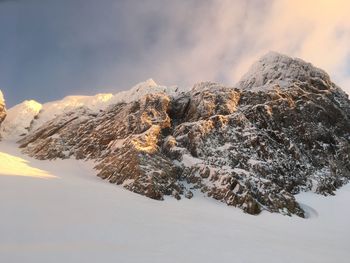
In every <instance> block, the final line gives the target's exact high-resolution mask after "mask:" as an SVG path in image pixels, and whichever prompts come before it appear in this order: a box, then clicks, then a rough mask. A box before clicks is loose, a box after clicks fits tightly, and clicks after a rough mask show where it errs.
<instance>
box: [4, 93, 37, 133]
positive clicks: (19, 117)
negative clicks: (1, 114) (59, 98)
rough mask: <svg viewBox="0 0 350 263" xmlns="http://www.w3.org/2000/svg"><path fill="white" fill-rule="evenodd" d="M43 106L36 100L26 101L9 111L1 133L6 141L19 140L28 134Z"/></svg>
mask: <svg viewBox="0 0 350 263" xmlns="http://www.w3.org/2000/svg"><path fill="white" fill-rule="evenodd" d="M41 108H42V105H41V104H40V103H38V102H36V101H35V100H26V101H24V102H22V103H20V104H17V105H16V106H14V107H12V108H10V109H9V110H8V111H7V116H6V119H5V120H4V122H3V123H2V125H1V129H0V133H1V136H2V137H3V138H4V139H9V140H12V139H17V138H19V137H20V136H21V135H23V134H26V133H27V132H28V130H29V127H30V124H31V122H32V120H33V119H34V118H35V116H37V115H38V113H39V112H40V110H41Z"/></svg>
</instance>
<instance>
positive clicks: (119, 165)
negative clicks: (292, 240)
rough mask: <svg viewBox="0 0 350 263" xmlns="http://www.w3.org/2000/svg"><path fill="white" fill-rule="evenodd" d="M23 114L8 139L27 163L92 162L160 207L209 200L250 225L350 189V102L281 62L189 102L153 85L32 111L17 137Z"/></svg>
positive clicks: (303, 69)
mask: <svg viewBox="0 0 350 263" xmlns="http://www.w3.org/2000/svg"><path fill="white" fill-rule="evenodd" d="M16 107H17V106H16ZM16 107H15V108H13V109H10V110H9V111H8V115H9V116H10V117H9V120H10V121H9V122H7V123H5V122H4V125H3V127H2V128H1V130H2V131H3V132H2V133H3V136H4V137H5V138H6V137H7V138H10V136H9V134H16V136H17V138H19V137H18V136H20V135H23V134H25V136H21V137H20V140H19V143H20V147H21V148H23V151H24V152H25V153H27V154H29V155H30V156H33V157H35V158H38V159H56V158H70V157H74V158H77V159H93V160H95V161H96V163H97V164H96V167H95V168H96V170H97V171H98V176H99V177H101V178H103V179H106V180H108V181H109V182H111V183H115V184H119V185H122V186H123V187H125V188H126V189H128V190H130V191H133V192H136V193H139V194H142V195H145V196H147V197H150V198H153V199H158V200H161V199H163V198H164V196H165V195H172V196H174V197H175V198H177V199H181V198H182V197H186V198H191V197H192V196H193V193H194V192H200V193H203V194H204V195H206V196H209V197H212V198H214V199H217V200H220V201H222V202H225V203H226V204H227V205H230V206H236V207H240V208H242V209H243V210H244V211H245V212H247V213H250V214H258V213H260V212H261V211H262V210H268V211H271V212H279V213H282V214H288V215H290V214H296V215H299V216H301V217H303V216H304V211H303V209H302V208H301V207H300V205H299V204H298V202H297V201H296V199H295V198H294V194H296V193H299V192H301V191H309V190H311V191H314V192H316V193H320V194H324V195H329V194H333V193H334V190H336V189H337V188H339V187H340V186H342V185H344V184H345V183H347V182H348V180H349V178H350V165H349V163H350V121H349V120H350V102H349V100H348V97H347V95H346V94H345V93H344V92H343V91H342V90H341V89H340V88H339V87H337V86H336V85H335V84H334V83H332V82H331V80H330V78H329V76H328V75H327V73H325V72H324V71H322V70H320V69H318V68H315V67H314V66H312V65H311V64H310V63H306V62H304V61H302V60H300V59H293V58H290V57H287V56H284V55H281V54H278V53H275V52H271V53H268V54H267V55H265V56H264V57H262V58H261V59H260V60H259V61H258V62H256V63H255V64H254V65H253V66H252V68H251V69H250V70H249V72H248V73H247V74H246V75H244V76H243V78H242V80H241V81H240V82H239V83H238V84H237V85H236V87H227V86H224V85H220V84H217V83H212V82H203V83H198V84H196V85H195V86H194V87H193V88H192V89H191V90H189V91H186V90H181V91H180V90H179V89H178V88H176V87H170V88H167V87H163V86H158V85H157V84H156V83H155V82H154V81H152V80H148V81H146V82H144V83H141V84H139V85H137V86H135V87H134V88H132V89H131V90H130V91H125V92H121V93H117V94H115V95H112V94H99V95H96V96H92V97H86V96H85V97H81V96H79V97H76V96H74V97H67V98H65V99H63V100H62V101H57V102H51V103H47V104H44V105H42V106H41V110H39V111H38V112H36V113H35V112H34V111H25V110H22V111H21V112H25V113H23V114H24V115H26V116H28V118H24V119H25V121H18V123H17V124H16V125H13V126H12V127H15V128H11V123H13V121H11V119H13V118H12V117H11V116H17V115H19V113H16V110H18V109H20V108H21V107H23V105H22V106H18V107H17V108H16ZM26 107H27V106H24V108H26ZM39 108H40V107H39V106H38V109H39ZM15 119H16V118H15ZM28 120H31V121H30V123H28ZM10 128H11V129H12V130H16V131H21V132H17V133H12V132H4V131H6V130H7V131H9V130H11V129H10Z"/></svg>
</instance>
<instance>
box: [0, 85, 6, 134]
mask: <svg viewBox="0 0 350 263" xmlns="http://www.w3.org/2000/svg"><path fill="white" fill-rule="evenodd" d="M5 117H6V108H5V100H4V95H3V94H2V92H1V90H0V127H1V123H2V122H3V121H4V120H5ZM0 139H1V134H0Z"/></svg>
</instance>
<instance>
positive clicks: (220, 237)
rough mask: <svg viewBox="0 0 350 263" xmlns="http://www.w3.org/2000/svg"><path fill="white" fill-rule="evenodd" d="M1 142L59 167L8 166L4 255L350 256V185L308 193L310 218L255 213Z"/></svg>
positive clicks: (0, 238)
mask: <svg viewBox="0 0 350 263" xmlns="http://www.w3.org/2000/svg"><path fill="white" fill-rule="evenodd" d="M0 152H3V154H6V155H11V156H16V157H19V158H22V159H26V160H28V163H27V165H28V166H31V167H33V168H36V169H40V170H44V171H47V172H48V173H49V174H51V175H54V176H57V177H58V178H53V179H42V178H35V177H20V176H18V177H17V176H4V174H6V172H7V171H6V170H5V171H4V169H3V168H2V170H1V171H0V189H1V191H0V211H1V224H0V262H11V263H14V262H15V263H16V262H27V263H30V262H35V263H40V262H45V263H46V262H52V263H55V262H57V263H61V262H66V263H69V262H86V263H88V262H101V261H105V262H143V263H144V262H167V263H168V262H249V263H254V262H269V263H273V262H303V263H309V262H310V263H311V262H317V263H322V262H325V263H326V262H327V263H328V262H337V263H345V262H349V258H350V250H349V247H348V244H349V241H350V229H349V227H348V222H349V218H350V207H349V205H348V204H349V202H350V185H346V186H345V187H343V188H342V189H340V190H338V191H337V195H336V196H334V197H327V198H325V197H323V196H319V195H315V194H311V193H304V194H300V195H298V196H297V199H298V200H299V201H300V202H301V203H302V204H303V206H304V207H305V208H306V210H307V211H308V214H309V215H310V216H311V217H310V218H309V219H301V218H299V217H288V216H282V215H279V214H271V213H268V212H263V213H262V214H261V215H260V216H251V215H247V214H244V213H243V212H242V211H241V210H239V209H236V208H228V207H227V206H226V205H224V204H222V205H220V204H218V203H217V202H215V201H212V200H211V199H209V198H203V197H199V196H196V195H195V197H194V198H193V199H191V200H187V199H184V200H182V201H181V202H178V201H176V200H175V199H172V198H169V199H168V200H166V201H165V202H159V201H155V200H151V199H148V198H146V197H143V196H140V195H137V194H133V193H131V192H129V191H125V190H123V189H122V188H120V187H118V186H116V185H112V184H106V183H105V182H103V181H102V180H100V179H99V178H97V177H96V176H95V172H94V171H93V169H92V166H93V164H92V163H84V162H80V161H76V160H64V161H63V160H57V161H38V160H34V159H30V158H29V157H27V156H23V155H21V154H20V153H19V150H18V149H17V148H16V146H15V145H13V144H11V143H6V142H1V143H0ZM1 162H4V160H3V159H1V155H0V163H1Z"/></svg>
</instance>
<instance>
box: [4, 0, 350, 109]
mask: <svg viewBox="0 0 350 263" xmlns="http://www.w3.org/2000/svg"><path fill="white" fill-rule="evenodd" d="M0 1H1V0H0ZM348 10H350V2H349V1H347V0H308V1H302V0H293V1H290V0H246V1H241V0H188V1H173V0H149V1H133V0H100V1H95V0H75V1H71V0H60V1H55V0H47V1H40V0H31V1H18V4H16V5H1V8H0V31H1V32H2V41H1V42H0V55H1V58H2V59H1V60H0V83H1V85H2V87H4V89H3V91H4V93H5V96H6V98H7V101H8V102H9V105H11V104H14V102H19V101H21V100H24V99H27V98H28V97H31V98H34V99H38V100H39V101H42V102H45V101H48V100H53V99H59V98H60V97H62V96H64V95H69V94H93V93H97V92H116V91H118V90H121V89H127V88H129V87H130V86H131V85H133V84H135V83H137V82H139V81H142V80H145V79H148V78H154V79H155V80H156V81H157V82H159V83H161V84H165V85H172V84H178V85H181V86H191V85H193V84H194V83H195V82H198V81H205V80H212V81H217V82H221V83H224V84H227V85H234V84H235V83H236V82H237V81H238V80H239V78H240V77H241V76H242V75H243V74H244V73H245V72H246V71H247V70H248V68H249V66H250V65H251V64H252V63H253V62H254V61H255V60H257V59H258V58H259V57H260V56H262V55H263V54H264V53H266V52H268V51H270V50H275V51H278V52H281V53H284V54H287V55H290V56H293V57H300V58H302V59H304V60H306V61H309V62H312V63H313V64H314V65H315V66H318V67H320V68H323V69H325V70H326V71H327V72H328V73H329V74H330V75H331V78H332V79H333V80H334V81H335V82H336V83H337V84H338V85H339V86H341V87H342V88H343V89H345V90H346V91H347V92H348V93H350V48H349V47H350V19H349V18H348V15H347V12H348ZM13 25H15V26H13ZM18 76H20V77H18Z"/></svg>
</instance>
